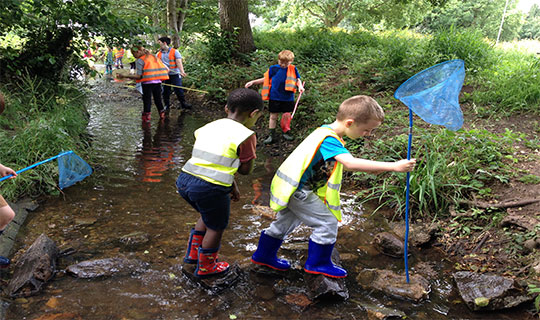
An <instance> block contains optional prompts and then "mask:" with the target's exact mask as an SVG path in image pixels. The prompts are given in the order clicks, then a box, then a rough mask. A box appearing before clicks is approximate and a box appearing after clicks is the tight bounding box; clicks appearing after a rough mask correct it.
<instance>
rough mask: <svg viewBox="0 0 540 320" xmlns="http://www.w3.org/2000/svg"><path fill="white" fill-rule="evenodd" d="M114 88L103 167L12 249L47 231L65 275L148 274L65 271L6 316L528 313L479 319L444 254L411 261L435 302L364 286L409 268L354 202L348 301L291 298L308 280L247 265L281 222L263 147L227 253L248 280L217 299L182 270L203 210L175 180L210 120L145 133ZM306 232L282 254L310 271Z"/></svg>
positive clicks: (98, 140) (348, 238)
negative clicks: (93, 267)
mask: <svg viewBox="0 0 540 320" xmlns="http://www.w3.org/2000/svg"><path fill="white" fill-rule="evenodd" d="M109 87H110V88H107V87H106V88H105V91H104V92H101V93H99V94H98V93H96V96H95V97H94V98H93V99H92V101H91V104H90V105H89V113H90V122H89V124H88V131H89V133H90V134H91V135H92V137H93V139H92V147H93V148H94V153H95V155H96V156H95V158H94V159H93V160H92V164H93V165H94V169H95V172H94V173H93V174H92V176H90V177H88V178H87V179H86V180H84V181H83V182H81V183H78V184H76V185H74V186H72V187H69V188H67V189H65V191H64V194H63V195H62V196H60V197H56V198H50V199H48V200H47V201H45V203H43V204H42V205H41V206H40V208H39V209H38V210H37V211H35V212H32V213H30V214H29V216H28V218H27V220H26V223H25V225H24V226H23V227H22V228H21V231H20V233H19V235H18V237H17V240H16V244H15V248H14V250H15V251H16V250H19V249H21V248H24V247H27V246H28V245H30V244H31V243H32V242H33V241H34V240H35V239H36V238H37V237H38V236H39V235H40V234H41V233H45V234H47V235H48V236H49V237H50V238H51V239H53V240H54V241H56V243H57V244H58V246H59V247H60V248H61V249H64V248H73V249H74V250H75V253H73V254H71V255H68V256H66V257H63V258H61V259H60V262H59V264H60V265H59V269H60V270H63V269H64V268H65V267H66V266H68V265H70V264H74V263H77V262H80V261H84V260H90V259H99V258H110V257H118V256H121V257H126V258H130V259H139V260H142V261H144V262H146V263H147V264H148V268H147V269H146V271H143V272H140V273H136V274H132V275H127V276H126V275H124V276H113V277H109V278H103V279H91V280H88V279H78V278H75V277H73V276H70V275H68V274H65V273H64V272H59V273H58V275H57V276H56V277H55V278H54V279H53V280H52V281H51V282H50V283H48V284H47V285H46V286H45V289H44V291H43V292H42V293H40V294H39V295H37V296H33V297H29V298H26V299H18V300H15V301H13V302H11V304H10V306H9V307H8V309H7V316H6V317H7V319H41V320H45V319H235V318H236V319H300V318H302V319H364V318H366V312H365V311H364V309H363V308H364V307H368V308H371V309H377V308H383V307H386V308H390V309H395V310H400V311H401V312H403V313H404V314H405V315H407V317H409V318H411V319H524V318H525V312H524V311H522V310H511V311H507V312H500V313H487V314H486V313H472V312H470V311H469V310H468V309H467V307H466V306H465V305H464V304H463V303H462V302H461V299H460V298H459V296H458V295H457V294H456V292H455V289H454V286H453V282H452V280H451V272H450V270H451V263H450V262H448V261H446V260H445V259H443V257H442V254H441V253H440V252H438V251H437V250H436V249H427V250H422V251H413V255H412V256H411V259H410V262H409V264H410V266H411V271H412V272H414V271H418V268H430V269H431V272H432V274H433V276H432V277H431V278H429V279H428V280H430V282H431V287H432V291H431V293H430V299H429V300H427V301H425V302H422V303H412V302H409V301H402V300H398V299H395V298H389V297H387V296H385V295H383V294H380V293H377V292H372V291H368V290H364V289H362V288H361V287H360V286H359V285H358V284H357V282H356V280H355V278H356V275H357V273H358V271H359V270H361V269H363V268H380V269H390V270H393V271H397V272H402V270H403V261H402V259H394V258H390V257H387V256H384V255H380V254H378V253H377V252H376V251H374V250H373V249H372V247H371V245H370V242H371V240H372V238H373V236H374V235H375V234H376V233H378V232H381V231H383V227H382V225H384V223H383V222H382V220H381V219H382V218H380V217H379V216H378V215H373V216H372V215H370V214H369V209H366V210H364V211H365V212H361V211H360V210H359V208H357V207H356V206H355V205H354V201H352V200H349V201H348V205H347V210H346V212H345V218H344V221H343V223H342V225H341V227H340V235H339V236H338V245H337V248H338V249H339V251H340V253H341V254H342V257H344V259H343V261H344V267H345V268H346V269H347V270H348V271H349V276H348V277H347V280H346V283H347V287H348V290H349V294H350V298H349V299H348V300H346V301H342V302H328V301H317V302H316V303H314V304H312V305H310V306H307V307H302V306H300V305H298V304H295V303H291V299H289V298H290V297H291V296H294V295H295V294H302V293H305V292H306V291H307V288H306V286H305V283H304V281H303V278H302V277H301V276H299V277H294V276H293V277H285V278H276V277H268V276H264V275H260V274H257V273H254V272H252V271H250V266H251V265H250V263H249V258H250V256H251V254H252V253H253V252H254V250H255V248H256V245H257V241H258V237H259V234H260V232H261V230H263V229H264V228H266V227H267V226H268V225H269V224H270V221H271V220H269V219H268V218H266V217H264V216H262V215H259V214H256V213H254V212H253V211H252V210H251V209H250V208H249V207H250V205H252V204H253V203H260V204H267V202H268V186H269V182H270V180H271V178H272V176H273V173H274V170H275V168H277V166H278V165H279V163H280V161H281V160H282V159H279V158H270V157H268V156H267V155H265V153H264V152H258V159H257V160H256V168H255V170H254V172H253V174H252V175H251V176H240V177H239V180H238V182H239V186H240V189H241V194H242V199H241V200H240V201H239V202H237V203H233V204H232V210H231V218H230V224H229V228H228V229H227V230H226V231H225V234H224V237H223V241H222V245H221V250H220V254H221V255H222V257H224V260H226V261H228V262H229V263H233V262H235V263H238V264H239V265H240V266H241V267H242V269H243V270H245V271H246V272H245V273H246V275H247V276H246V277H245V279H243V281H241V282H240V283H237V284H235V285H234V286H233V287H232V288H230V289H227V290H225V291H223V292H221V293H220V294H218V295H211V294H209V293H208V292H207V291H205V290H203V289H202V288H201V287H200V286H198V285H197V284H195V283H193V282H192V281H191V280H189V279H188V278H187V277H186V276H184V275H183V274H182V272H181V261H182V258H183V255H184V252H185V247H186V243H187V239H188V235H189V230H190V229H191V228H192V226H193V224H194V222H195V221H196V220H197V218H198V214H197V212H196V211H194V209H193V208H191V207H190V206H189V205H188V204H187V203H186V202H185V201H184V200H183V199H182V198H181V197H180V196H179V195H178V194H177V193H176V189H175V184H174V182H175V180H176V177H177V176H178V174H179V172H180V169H181V167H182V165H183V164H184V162H185V161H186V160H187V159H188V158H189V156H190V153H191V146H192V143H193V141H194V137H193V131H194V130H195V129H196V128H198V127H200V126H202V125H203V124H204V123H206V122H207V121H208V120H207V119H203V118H200V117H198V116H195V115H193V114H183V113H180V112H179V111H178V110H172V111H171V114H170V118H169V119H168V120H165V121H161V122H160V121H159V119H158V116H157V113H156V111H155V110H153V114H152V121H151V124H150V126H142V125H141V121H140V112H141V108H142V102H141V101H140V100H139V99H137V96H136V95H134V96H133V97H130V95H129V94H127V93H126V92H125V91H121V92H123V93H121V94H118V92H119V91H111V92H109V93H108V92H107V90H108V89H111V90H113V89H114V88H113V87H114V85H113V84H112V83H111V84H110V86H109ZM100 90H104V89H100ZM111 93H114V94H111ZM133 94H134V93H133ZM259 125H263V124H261V123H259ZM261 190H262V193H261ZM134 232H138V233H139V234H142V235H145V236H147V240H146V241H144V242H143V243H142V244H140V245H139V246H137V247H126V246H123V245H122V244H121V243H120V241H119V239H120V237H122V236H124V235H127V234H133V233H134ZM308 235H309V230H306V229H304V228H299V230H297V231H295V232H294V233H293V234H292V235H291V236H290V237H289V238H288V239H287V240H286V242H285V243H284V248H283V250H280V253H279V254H280V255H282V256H284V257H286V258H287V259H289V260H290V261H291V262H292V264H293V268H296V269H300V268H301V267H302V264H301V260H302V259H303V258H304V259H305V257H304V256H305V253H306V250H307V237H308ZM297 273H298V274H300V275H301V271H298V272H297Z"/></svg>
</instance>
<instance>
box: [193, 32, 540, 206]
mask: <svg viewBox="0 0 540 320" xmlns="http://www.w3.org/2000/svg"><path fill="white" fill-rule="evenodd" d="M254 38H255V44H256V46H257V48H258V49H257V51H256V52H255V53H253V54H252V55H250V56H248V57H247V61H248V65H245V66H237V65H232V64H230V63H223V64H218V65H216V64H209V63H208V61H210V60H209V59H207V58H205V55H208V54H211V52H210V51H208V50H207V48H206V49H205V48H204V47H200V46H201V44H200V43H196V44H195V46H194V47H193V48H192V49H193V50H192V51H190V53H191V54H192V55H193V57H190V59H188V60H187V63H188V67H187V68H188V70H192V73H195V74H201V75H202V74H204V75H205V76H204V77H201V79H202V80H201V81H200V82H199V83H200V85H201V86H206V90H210V91H211V92H212V94H213V95H214V97H217V98H219V99H221V100H224V98H225V97H226V94H227V92H228V91H230V90H232V89H234V88H236V87H238V86H243V84H244V83H245V82H247V81H248V80H251V79H256V78H260V77H262V75H263V73H264V72H265V71H266V69H267V68H268V66H270V65H272V64H275V63H277V54H278V53H279V51H281V50H284V49H289V50H292V51H293V52H294V53H295V61H294V64H295V65H296V66H297V67H298V70H299V72H300V74H301V76H302V79H303V80H305V81H306V86H305V87H306V93H305V94H304V95H303V96H302V101H301V104H300V107H299V109H298V112H297V116H295V121H294V122H293V128H292V129H293V130H295V131H297V132H299V133H300V134H306V133H307V132H310V131H311V130H312V129H313V128H314V127H316V126H319V125H320V124H322V123H329V122H332V121H333V120H334V119H335V114H336V111H337V108H338V106H339V104H340V103H341V102H342V101H343V100H345V99H347V98H349V97H351V96H353V95H359V94H366V95H370V96H375V97H376V99H377V100H378V101H379V103H380V104H381V105H383V106H384V109H385V110H386V112H387V113H388V114H389V116H388V117H387V119H386V120H385V123H384V124H383V128H381V129H380V131H383V132H388V133H387V135H386V136H384V137H382V138H383V139H382V140H380V141H379V142H371V141H370V142H369V143H368V144H369V145H370V148H369V149H366V150H364V149H363V147H362V145H361V144H360V143H358V142H351V143H349V144H347V147H348V148H351V149H352V150H353V151H355V150H356V151H361V153H359V155H360V156H362V157H365V158H369V159H377V160H383V161H386V160H388V161H393V160H397V159H402V158H405V156H406V153H405V152H406V145H407V137H406V135H405V134H404V130H401V129H399V128H405V127H406V126H407V108H406V107H405V106H402V105H399V107H396V103H395V100H394V99H393V98H392V94H393V92H394V91H395V90H396V89H397V87H398V86H399V85H400V84H401V83H403V82H404V81H406V80H407V79H408V78H409V77H411V76H412V75H414V74H415V73H417V72H419V71H421V70H423V69H425V68H427V67H430V66H433V65H435V64H437V63H440V62H443V61H446V60H450V59H463V60H464V61H465V68H466V78H465V85H467V86H469V87H471V86H472V88H473V90H472V92H471V93H470V94H467V95H466V96H465V98H466V102H467V103H474V105H475V110H477V111H478V110H480V111H481V114H480V115H483V116H493V115H498V114H508V113H515V112H529V113H530V112H532V113H538V112H539V110H540V108H538V105H539V103H540V82H539V81H540V77H537V75H536V73H537V72H536V71H537V70H538V67H539V62H537V61H538V59H537V58H536V57H534V56H533V55H531V54H527V53H522V52H518V51H502V50H498V49H495V48H494V47H493V44H492V43H490V42H489V41H486V40H485V39H484V38H482V36H481V35H480V34H479V33H477V32H474V31H471V30H459V29H456V28H450V29H448V30H441V31H439V32H437V33H435V34H433V35H422V34H418V33H415V32H412V31H408V30H398V31H385V32H378V33H375V32H369V31H357V32H351V33H347V32H342V31H328V30H319V29H315V28H307V29H304V30H299V31H297V32H293V31H288V30H278V31H273V32H255V33H254ZM190 61H192V62H190ZM187 79H188V78H186V81H187ZM462 102H463V101H462ZM516 139H519V137H518V136H517V135H516V134H515V133H512V132H508V131H507V132H506V133H505V134H503V135H495V134H492V133H489V132H487V131H483V130H470V131H459V132H457V133H452V132H450V131H447V130H442V129H440V128H435V127H426V128H423V129H421V128H419V129H415V138H414V144H413V146H415V149H414V153H413V155H414V156H415V157H417V158H418V159H419V160H418V170H416V171H415V172H414V173H413V174H412V175H411V203H412V207H413V209H414V212H416V214H418V215H421V216H423V217H434V216H436V215H440V214H443V213H444V212H446V211H447V209H448V207H449V206H450V205H451V204H453V203H456V201H458V199H462V198H467V197H470V196H471V195H475V196H489V195H490V192H491V190H489V188H488V187H487V185H489V184H490V183H492V182H493V181H500V182H505V181H507V180H508V177H509V174H510V173H509V172H510V171H509V168H508V165H507V164H506V162H507V161H508V158H509V157H510V158H511V149H510V147H509V146H510V145H512V143H513V142H514V141H515V140H516ZM352 177H353V179H356V180H357V181H359V182H361V183H364V184H365V185H366V186H367V187H368V192H367V193H366V194H364V195H366V199H367V200H369V199H380V200H381V203H383V204H387V205H391V206H393V207H396V208H397V210H396V212H398V213H402V212H403V207H404V199H405V197H404V192H405V176H404V174H384V175H383V176H381V177H375V176H373V175H365V174H361V173H360V174H353V175H352Z"/></svg>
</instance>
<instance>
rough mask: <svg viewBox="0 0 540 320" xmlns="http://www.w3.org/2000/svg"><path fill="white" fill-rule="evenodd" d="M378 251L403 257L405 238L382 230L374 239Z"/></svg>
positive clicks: (391, 255) (373, 242)
mask: <svg viewBox="0 0 540 320" xmlns="http://www.w3.org/2000/svg"><path fill="white" fill-rule="evenodd" d="M372 244H373V246H374V247H375V249H377V251H379V252H380V253H382V254H385V255H387V256H390V257H394V258H400V257H403V253H404V252H405V249H404V248H405V246H404V243H403V239H401V238H400V237H398V236H397V235H395V234H393V233H390V232H381V233H378V234H377V235H375V237H374V238H373V241H372Z"/></svg>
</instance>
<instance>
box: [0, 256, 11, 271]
mask: <svg viewBox="0 0 540 320" xmlns="http://www.w3.org/2000/svg"><path fill="white" fill-rule="evenodd" d="M10 264H11V260H9V258H6V257H2V256H0V269H2V268H7V267H9V265H10Z"/></svg>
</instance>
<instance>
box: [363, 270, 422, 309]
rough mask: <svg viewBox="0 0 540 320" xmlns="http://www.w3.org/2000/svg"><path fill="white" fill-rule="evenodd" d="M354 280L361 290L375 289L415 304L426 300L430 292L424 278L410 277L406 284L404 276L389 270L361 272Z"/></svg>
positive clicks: (418, 276)
mask: <svg viewBox="0 0 540 320" xmlns="http://www.w3.org/2000/svg"><path fill="white" fill-rule="evenodd" d="M356 280H357V281H358V283H359V284H360V285H361V286H362V287H363V288H366V289H375V290H378V291H381V292H383V293H385V294H387V295H389V296H392V297H395V298H400V299H407V300H412V301H415V302H419V301H422V300H424V299H427V298H428V296H429V293H430V292H431V287H430V285H429V282H428V281H427V280H426V279H425V278H424V277H422V276H420V275H411V276H410V277H409V283H407V278H406V276H405V275H398V274H395V273H393V272H392V271H390V270H376V269H366V270H362V271H360V272H359V274H358V276H357V277H356Z"/></svg>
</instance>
